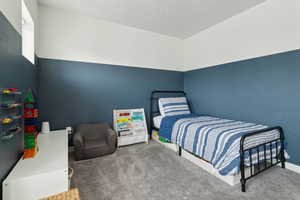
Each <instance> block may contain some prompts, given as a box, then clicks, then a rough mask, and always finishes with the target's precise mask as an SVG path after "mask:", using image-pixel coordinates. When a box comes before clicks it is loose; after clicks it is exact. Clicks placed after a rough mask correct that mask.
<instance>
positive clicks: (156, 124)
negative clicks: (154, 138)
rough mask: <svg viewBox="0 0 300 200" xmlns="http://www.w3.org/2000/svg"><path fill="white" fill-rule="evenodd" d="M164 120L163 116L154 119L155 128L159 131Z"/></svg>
mask: <svg viewBox="0 0 300 200" xmlns="http://www.w3.org/2000/svg"><path fill="white" fill-rule="evenodd" d="M162 118H163V116H161V115H158V116H156V117H154V118H153V124H154V127H155V128H157V129H159V128H160V124H161V120H162Z"/></svg>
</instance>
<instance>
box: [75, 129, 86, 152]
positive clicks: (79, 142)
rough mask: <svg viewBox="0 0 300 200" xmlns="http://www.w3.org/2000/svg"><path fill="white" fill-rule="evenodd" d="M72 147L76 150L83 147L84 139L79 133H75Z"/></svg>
mask: <svg viewBox="0 0 300 200" xmlns="http://www.w3.org/2000/svg"><path fill="white" fill-rule="evenodd" d="M73 144H74V147H75V148H77V149H81V148H83V147H84V139H83V137H82V135H81V133H80V132H76V133H75V134H74V137H73Z"/></svg>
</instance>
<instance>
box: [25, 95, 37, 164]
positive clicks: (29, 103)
mask: <svg viewBox="0 0 300 200" xmlns="http://www.w3.org/2000/svg"><path fill="white" fill-rule="evenodd" d="M24 119H25V130H24V155H23V159H27V158H34V157H35V155H36V154H37V152H38V145H37V136H38V132H37V119H38V109H37V103H36V100H35V97H34V94H33V92H32V91H31V90H29V91H28V93H27V95H26V97H25V101H24Z"/></svg>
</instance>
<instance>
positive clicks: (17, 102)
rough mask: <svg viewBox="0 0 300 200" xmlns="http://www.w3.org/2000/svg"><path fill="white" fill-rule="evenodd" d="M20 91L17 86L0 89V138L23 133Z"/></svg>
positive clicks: (8, 137)
mask: <svg viewBox="0 0 300 200" xmlns="http://www.w3.org/2000/svg"><path fill="white" fill-rule="evenodd" d="M22 105H23V104H22V93H21V92H20V91H19V90H18V89H17V88H4V89H0V140H2V141H8V140H11V139H13V137H14V136H16V135H17V134H21V133H23V130H24V129H23V127H24V123H23V106H22Z"/></svg>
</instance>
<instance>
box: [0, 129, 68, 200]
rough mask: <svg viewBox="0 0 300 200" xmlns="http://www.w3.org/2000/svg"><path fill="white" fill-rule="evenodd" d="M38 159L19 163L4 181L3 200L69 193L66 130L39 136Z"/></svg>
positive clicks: (19, 199) (24, 199)
mask: <svg viewBox="0 0 300 200" xmlns="http://www.w3.org/2000/svg"><path fill="white" fill-rule="evenodd" d="M38 146H39V151H38V153H37V155H36V157H35V158H33V159H26V160H23V159H21V160H19V162H18V163H17V164H16V166H15V167H14V168H13V170H12V171H11V173H10V174H9V175H8V177H7V178H6V179H5V180H4V182H3V185H2V187H3V200H37V199H40V198H43V197H48V196H51V195H54V194H57V193H61V192H65V191H67V190H68V134H67V132H66V130H60V131H52V132H50V133H48V134H40V135H39V136H38Z"/></svg>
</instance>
